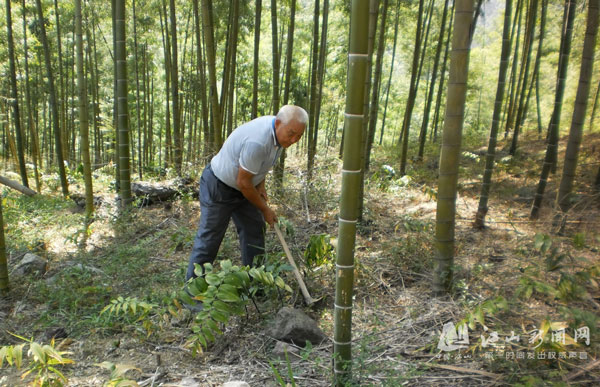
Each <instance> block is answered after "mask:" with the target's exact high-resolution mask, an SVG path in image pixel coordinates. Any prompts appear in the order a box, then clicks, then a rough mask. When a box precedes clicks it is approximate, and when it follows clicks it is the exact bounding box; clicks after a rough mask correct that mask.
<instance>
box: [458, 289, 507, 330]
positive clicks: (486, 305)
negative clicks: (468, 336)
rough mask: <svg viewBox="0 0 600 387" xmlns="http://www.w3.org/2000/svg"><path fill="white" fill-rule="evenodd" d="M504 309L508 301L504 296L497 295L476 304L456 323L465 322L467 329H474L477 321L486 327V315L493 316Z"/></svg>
mask: <svg viewBox="0 0 600 387" xmlns="http://www.w3.org/2000/svg"><path fill="white" fill-rule="evenodd" d="M506 310H508V302H507V301H506V299H505V298H504V297H502V296H498V297H496V298H493V299H489V300H485V301H484V302H482V303H481V304H479V305H477V306H476V307H475V308H474V309H473V310H471V311H469V312H468V313H467V316H466V317H465V318H464V319H463V320H462V321H461V322H459V323H458V324H457V325H459V326H460V325H462V324H467V325H468V327H469V329H475V327H476V326H477V323H479V324H480V325H481V326H482V327H484V328H487V327H486V325H485V317H486V316H495V315H497V314H498V313H500V312H503V311H506Z"/></svg>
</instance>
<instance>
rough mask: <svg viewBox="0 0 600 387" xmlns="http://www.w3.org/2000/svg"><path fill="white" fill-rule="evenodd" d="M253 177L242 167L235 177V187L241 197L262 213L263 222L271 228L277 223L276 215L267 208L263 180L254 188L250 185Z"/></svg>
mask: <svg viewBox="0 0 600 387" xmlns="http://www.w3.org/2000/svg"><path fill="white" fill-rule="evenodd" d="M253 176H254V175H253V174H252V173H250V172H248V171H246V170H245V169H243V168H242V167H240V168H239V170H238V176H237V185H238V187H239V188H240V191H241V192H242V195H244V197H245V198H246V199H248V201H249V202H250V203H252V204H253V205H254V206H255V207H256V208H258V209H259V210H260V212H262V214H263V216H264V218H265V222H267V223H269V225H270V226H271V227H273V225H274V224H275V222H276V221H277V215H275V212H274V211H273V210H272V209H271V207H269V205H268V204H267V192H266V191H265V182H264V180H263V181H262V182H260V183H259V184H258V185H256V186H254V185H253V184H252V177H253Z"/></svg>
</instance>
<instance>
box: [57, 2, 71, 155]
mask: <svg viewBox="0 0 600 387" xmlns="http://www.w3.org/2000/svg"><path fill="white" fill-rule="evenodd" d="M59 14H60V13H59V12H58V0H54V16H55V21H56V43H57V51H58V85H59V90H58V94H57V96H58V99H59V100H60V109H59V111H60V116H59V119H60V136H61V144H62V147H63V151H62V154H63V157H64V159H63V160H65V161H68V160H69V141H68V140H69V135H68V130H67V109H66V104H67V96H66V94H65V77H64V74H63V68H64V67H65V66H64V65H63V58H62V38H61V33H60V32H61V29H60V18H59Z"/></svg>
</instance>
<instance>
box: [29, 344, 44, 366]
mask: <svg viewBox="0 0 600 387" xmlns="http://www.w3.org/2000/svg"><path fill="white" fill-rule="evenodd" d="M29 352H30V353H31V354H33V358H34V360H35V361H37V362H40V363H42V364H46V356H45V355H44V350H43V349H42V347H41V346H40V345H39V344H38V343H36V342H35V341H34V342H32V343H31V344H30V345H29Z"/></svg>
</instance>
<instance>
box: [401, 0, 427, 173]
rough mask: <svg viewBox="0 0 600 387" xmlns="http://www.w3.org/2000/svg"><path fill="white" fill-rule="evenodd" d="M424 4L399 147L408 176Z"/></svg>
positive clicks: (419, 15)
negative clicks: (410, 134)
mask: <svg viewBox="0 0 600 387" xmlns="http://www.w3.org/2000/svg"><path fill="white" fill-rule="evenodd" d="M423 3H424V0H419V10H418V18H417V28H416V33H415V47H414V50H413V60H412V66H411V70H410V88H409V91H408V100H407V101H406V108H405V110H404V119H403V122H402V131H401V135H400V139H399V140H398V145H400V146H401V159H400V175H401V176H404V175H405V174H406V155H407V150H408V128H409V125H410V117H411V116H412V110H413V107H414V106H415V99H416V97H417V87H416V85H417V72H418V67H419V58H420V56H421V43H422V42H421V32H422V31H421V28H422V25H421V24H422V19H423V16H422V15H423ZM405 148H406V150H405Z"/></svg>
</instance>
